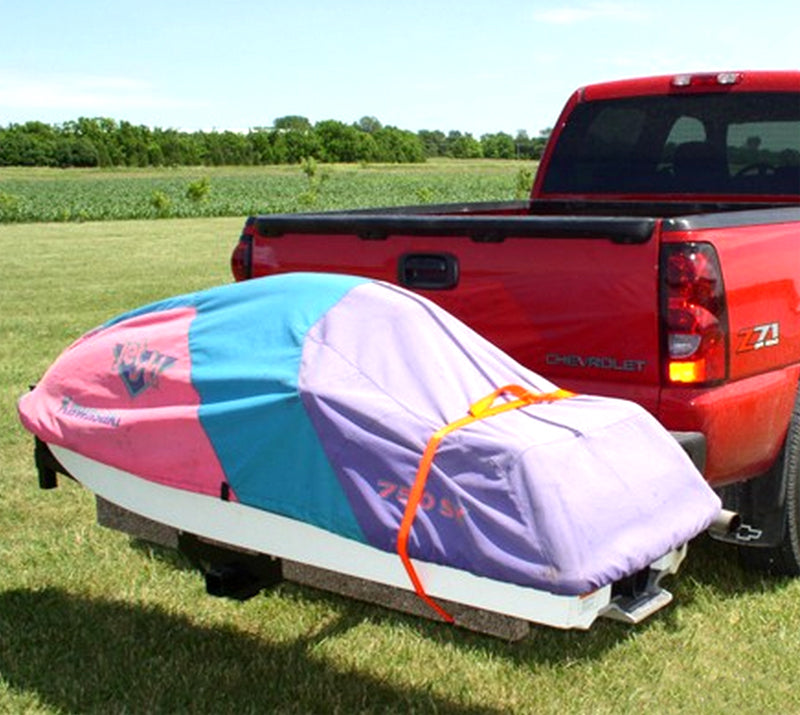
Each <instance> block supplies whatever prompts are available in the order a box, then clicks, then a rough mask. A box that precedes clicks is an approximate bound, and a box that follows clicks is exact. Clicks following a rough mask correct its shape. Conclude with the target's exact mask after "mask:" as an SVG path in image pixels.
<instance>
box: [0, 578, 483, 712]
mask: <svg viewBox="0 0 800 715" xmlns="http://www.w3.org/2000/svg"><path fill="white" fill-rule="evenodd" d="M355 625H356V624H355V623H354V622H350V623H348V616H347V614H345V615H344V616H343V619H340V621H336V622H334V623H333V624H332V626H331V628H330V629H328V630H323V631H322V633H316V634H315V635H314V636H313V637H311V638H309V639H300V640H297V641H293V642H291V643H288V644H274V643H266V642H264V641H263V640H259V639H256V638H254V637H253V636H250V635H248V634H246V633H242V632H240V631H237V630H235V629H232V628H226V627H220V626H216V627H203V626H199V625H196V624H193V623H191V622H190V621H188V620H186V619H185V618H183V617H181V616H179V615H175V614H170V613H167V612H165V611H163V610H161V609H158V608H153V607H149V606H145V605H137V604H131V603H124V602H116V601H107V600H94V599H88V598H85V597H80V596H75V595H71V594H69V593H66V592H64V591H61V590H59V589H53V588H51V589H46V590H43V591H38V592H33V591H27V590H15V591H9V592H6V593H3V594H0V676H2V678H3V680H4V681H5V682H6V683H7V684H8V685H9V686H10V687H11V688H12V689H13V690H16V691H19V692H23V693H33V694H35V695H36V696H37V697H38V698H39V700H40V701H42V702H43V703H44V704H46V705H47V706H50V707H52V708H53V709H56V710H58V711H59V712H64V713H91V712H103V713H109V712H128V713H156V712H170V713H171V712H199V713H212V712H213V713H234V712H235V713H248V712H274V711H278V712H301V713H316V712H324V713H330V712H409V711H414V712H455V711H457V712H467V713H468V712H474V713H478V712H480V713H492V712H495V711H494V710H492V709H490V708H480V709H479V708H473V709H470V708H465V707H463V705H461V704H458V703H455V702H450V701H447V700H446V699H443V698H441V697H438V696H436V695H434V694H432V693H431V692H429V691H428V690H426V689H417V690H415V689H414V688H413V687H409V686H408V685H396V686H395V685H392V684H391V683H390V682H387V681H386V680H385V679H379V678H377V677H373V676H370V675H368V674H364V673H359V672H354V671H347V672H343V671H339V670H337V669H335V668H334V667H333V666H332V665H331V664H330V663H328V662H326V661H325V659H324V657H322V656H315V652H314V646H315V644H318V643H319V642H320V641H321V640H324V639H326V638H329V637H331V636H332V635H335V633H336V632H339V631H341V630H343V629H345V630H346V629H349V628H352V627H353V626H355Z"/></svg>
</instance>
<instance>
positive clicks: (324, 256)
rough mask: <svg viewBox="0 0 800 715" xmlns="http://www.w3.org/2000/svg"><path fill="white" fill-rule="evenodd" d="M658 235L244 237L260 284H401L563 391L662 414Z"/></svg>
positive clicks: (307, 226)
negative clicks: (273, 277)
mask: <svg viewBox="0 0 800 715" xmlns="http://www.w3.org/2000/svg"><path fill="white" fill-rule="evenodd" d="M658 230H659V222H658V221H657V220H655V219H652V218H635V217H632V218H613V217H601V216H593V217H577V216H575V217H571V216H570V217H562V216H555V217H540V216H452V215H450V216H430V215H428V216H414V215H411V216H407V215H396V216H387V215H380V214H377V215H364V214H338V215H331V214H328V215H324V214H316V215H315V214H307V215H292V216H262V217H258V218H254V219H252V220H251V221H250V222H249V223H248V226H247V227H246V229H245V234H246V235H247V234H249V235H250V240H251V241H252V246H251V250H252V252H253V260H252V263H253V265H254V266H255V267H256V273H255V274H254V276H253V277H257V276H259V275H267V274H274V273H283V272H288V271H320V270H324V271H330V272H341V273H352V274H357V275H363V276H368V277H370V278H377V279H381V280H386V281H390V282H393V283H398V284H400V285H403V286H405V287H408V288H411V289H413V290H415V291H417V292H419V293H421V294H422V295H425V296H426V297H428V298H430V299H431V300H433V301H435V302H436V303H438V304H439V305H441V306H443V307H444V308H445V309H447V310H449V311H450V312H451V313H453V314H454V315H456V316H457V317H459V318H460V319H461V320H463V321H464V322H466V323H467V324H469V325H470V326H472V327H473V328H474V329H475V330H477V331H478V332H479V333H481V334H482V335H484V336H485V337H486V338H487V339H489V340H490V341H491V342H493V343H495V344H497V345H499V346H500V347H502V348H503V349H504V350H505V351H506V352H508V353H509V354H510V355H512V356H513V357H514V358H516V359H517V360H518V361H520V362H521V363H523V364H524V365H526V366H527V367H529V368H531V369H533V370H535V371H537V372H540V373H542V374H544V375H546V376H547V377H548V378H550V379H552V380H553V381H555V382H557V383H559V384H561V385H563V386H565V387H570V388H571V389H574V390H578V391H591V392H593V393H599V394H607V395H612V396H616V395H619V396H622V395H624V396H625V397H627V398H629V399H631V398H633V399H636V400H637V401H640V404H643V405H644V406H645V407H646V408H648V409H650V410H652V411H655V409H656V406H657V399H658V385H659V378H660V375H659V370H660V368H659V350H660V346H659V331H658V315H659V309H658V300H659V296H658V285H659V281H658V276H657V273H658V265H659V261H658V255H659V254H658V244H659V241H658V240H657V235H656V234H657V232H658Z"/></svg>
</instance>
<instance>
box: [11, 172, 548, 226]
mask: <svg viewBox="0 0 800 715" xmlns="http://www.w3.org/2000/svg"><path fill="white" fill-rule="evenodd" d="M535 166H536V165H535V163H531V162H514V161H488V160H481V161H463V160H458V161H454V160H434V161H430V162H428V163H426V164H413V165H409V164H394V165H364V166H360V165H326V164H318V165H312V166H311V167H310V168H309V167H308V166H307V165H306V170H305V171H304V170H303V167H300V166H267V167H246V168H245V167H227V168H210V167H199V168H176V169H116V170H114V169H68V170H63V169H22V168H5V169H4V168H0V223H13V222H40V221H58V222H73V221H107V220H125V219H149V218H189V217H201V216H240V215H247V214H257V213H277V212H284V211H310V210H318V209H323V208H329V209H334V208H339V209H342V208H356V207H368V206H378V205H382V206H390V205H393V206H397V205H402V204H414V203H448V202H456V201H463V200H465V199H467V198H469V199H471V200H473V201H493V200H498V199H513V198H515V196H519V197H520V198H521V194H524V193H525V189H529V188H530V179H531V178H532V175H533V172H534V171H535ZM198 182H205V183H206V186H207V189H206V190H205V192H204V193H202V192H201V195H197V193H195V194H194V196H195V198H194V199H193V198H192V197H191V196H190V194H191V189H190V187H191V186H192V185H198ZM526 182H527V183H526Z"/></svg>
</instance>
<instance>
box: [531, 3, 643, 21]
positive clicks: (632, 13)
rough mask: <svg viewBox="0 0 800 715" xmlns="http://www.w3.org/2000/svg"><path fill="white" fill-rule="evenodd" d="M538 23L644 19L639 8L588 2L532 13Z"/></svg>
mask: <svg viewBox="0 0 800 715" xmlns="http://www.w3.org/2000/svg"><path fill="white" fill-rule="evenodd" d="M534 18H535V19H536V20H539V21H540V22H546V23H549V24H552V25H574V24H575V23H579V22H587V21H590V20H621V21H623V22H634V21H639V20H642V19H644V18H645V13H644V12H643V11H642V10H641V8H639V7H636V6H634V5H626V4H623V3H613V2H590V3H583V4H580V5H574V6H562V7H557V8H553V9H552V10H542V11H540V12H536V13H534Z"/></svg>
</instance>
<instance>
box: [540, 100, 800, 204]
mask: <svg viewBox="0 0 800 715" xmlns="http://www.w3.org/2000/svg"><path fill="white" fill-rule="evenodd" d="M543 188H544V193H546V194H548V193H556V194H637V193H639V194H682V193H684V194H724V195H727V194H733V195H735V194H743V195H749V196H753V195H785V194H792V195H798V194H800V93H763V92H762V93H743V92H736V93H728V94H705V95H687V96H674V95H673V96H653V97H635V98H631V99H618V100H603V101H595V102H587V103H585V104H579V105H577V106H576V108H575V109H574V111H573V112H572V114H571V115H570V117H569V119H568V121H567V124H566V126H565V128H564V130H563V131H562V133H561V136H560V137H559V139H558V143H557V144H556V146H555V149H554V152H553V155H552V157H551V160H550V165H549V166H548V169H547V174H546V176H545V181H544V187H543Z"/></svg>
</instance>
